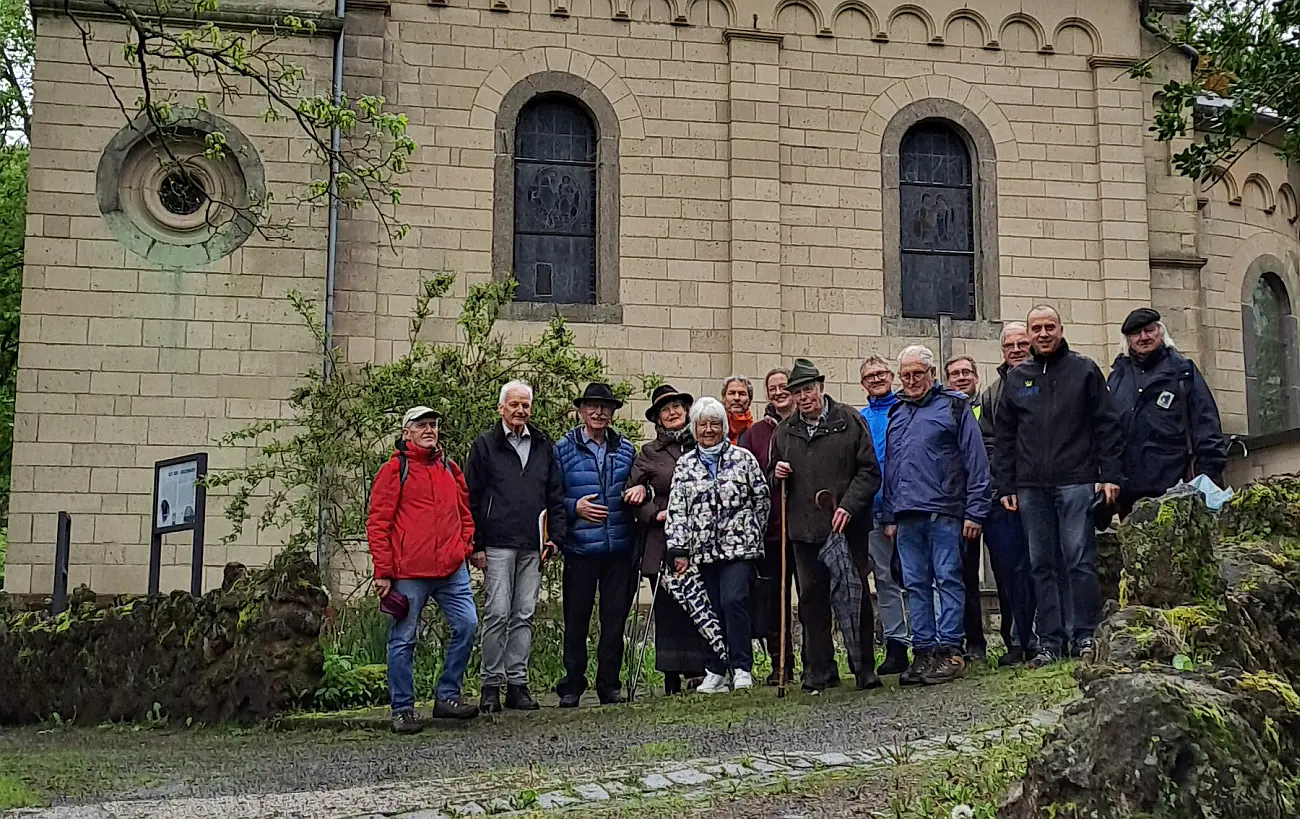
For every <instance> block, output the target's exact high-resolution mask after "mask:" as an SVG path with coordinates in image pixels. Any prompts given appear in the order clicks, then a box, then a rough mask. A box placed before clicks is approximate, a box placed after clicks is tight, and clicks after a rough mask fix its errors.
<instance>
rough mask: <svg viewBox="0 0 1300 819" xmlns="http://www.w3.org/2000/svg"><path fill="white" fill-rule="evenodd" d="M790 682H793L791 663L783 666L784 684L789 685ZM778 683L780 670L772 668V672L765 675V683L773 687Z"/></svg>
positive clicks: (779, 682)
mask: <svg viewBox="0 0 1300 819" xmlns="http://www.w3.org/2000/svg"><path fill="white" fill-rule="evenodd" d="M792 682H794V664H793V663H792V664H790V665H787V666H786V667H785V684H786V685H789V684H790V683H792ZM780 684H781V671H780V669H777V668H774V669H772V673H771V674H768V675H767V681H766V685H768V686H769V687H771V688H775V687H777V686H778V685H780Z"/></svg>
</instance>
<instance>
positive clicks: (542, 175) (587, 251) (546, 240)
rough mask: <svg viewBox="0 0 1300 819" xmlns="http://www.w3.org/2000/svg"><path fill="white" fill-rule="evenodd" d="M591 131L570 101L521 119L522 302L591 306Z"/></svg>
mask: <svg viewBox="0 0 1300 819" xmlns="http://www.w3.org/2000/svg"><path fill="white" fill-rule="evenodd" d="M598 144H599V138H598V135H597V132H596V124H595V122H594V121H593V120H592V117H591V115H590V114H589V113H588V112H587V111H586V109H585V108H584V107H583V106H582V105H581V104H580V103H579V102H578V101H577V100H575V99H573V98H572V97H568V96H565V95H562V94H551V95H546V96H541V97H537V98H535V99H533V100H531V101H529V102H528V104H527V105H525V106H524V107H523V110H521V111H520V112H519V120H518V123H517V125H516V128H515V145H514V148H515V154H514V183H515V185H514V187H515V190H514V275H515V278H516V279H517V280H518V282H519V287H518V290H517V291H516V292H515V298H516V299H518V300H519V301H533V302H554V303H557V304H595V303H596V258H597V253H596V196H597V190H596V176H597V175H596V154H597V150H598Z"/></svg>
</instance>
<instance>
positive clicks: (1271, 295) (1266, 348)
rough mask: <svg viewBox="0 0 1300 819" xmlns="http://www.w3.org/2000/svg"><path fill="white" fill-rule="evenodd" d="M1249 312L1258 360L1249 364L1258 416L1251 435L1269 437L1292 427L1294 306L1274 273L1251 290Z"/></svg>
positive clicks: (1247, 327) (1260, 278)
mask: <svg viewBox="0 0 1300 819" xmlns="http://www.w3.org/2000/svg"><path fill="white" fill-rule="evenodd" d="M1249 309H1250V316H1249V318H1250V319H1253V320H1248V321H1247V322H1245V324H1246V330H1247V332H1249V333H1252V334H1253V335H1254V339H1253V341H1254V361H1253V362H1247V374H1248V375H1253V377H1254V379H1255V417H1254V418H1252V419H1251V421H1252V423H1251V432H1252V433H1253V434H1256V435H1266V434H1268V433H1270V432H1280V431H1281V430H1284V429H1286V428H1287V427H1288V426H1289V424H1288V419H1289V417H1290V415H1289V412H1288V409H1289V407H1288V406H1287V404H1288V400H1289V397H1290V396H1289V395H1288V393H1289V388H1290V386H1291V385H1290V384H1288V383H1287V338H1286V323H1287V318H1288V316H1289V315H1290V313H1291V303H1290V299H1289V298H1287V292H1286V285H1284V284H1282V281H1281V279H1279V278H1278V277H1277V276H1276V275H1274V274H1272V273H1265V274H1264V275H1262V276H1260V277H1259V278H1258V279H1256V280H1255V287H1254V289H1253V290H1252V291H1251V294H1250V308H1249ZM1247 346H1248V347H1249V346H1250V345H1247ZM1252 364H1253V366H1251V365H1252Z"/></svg>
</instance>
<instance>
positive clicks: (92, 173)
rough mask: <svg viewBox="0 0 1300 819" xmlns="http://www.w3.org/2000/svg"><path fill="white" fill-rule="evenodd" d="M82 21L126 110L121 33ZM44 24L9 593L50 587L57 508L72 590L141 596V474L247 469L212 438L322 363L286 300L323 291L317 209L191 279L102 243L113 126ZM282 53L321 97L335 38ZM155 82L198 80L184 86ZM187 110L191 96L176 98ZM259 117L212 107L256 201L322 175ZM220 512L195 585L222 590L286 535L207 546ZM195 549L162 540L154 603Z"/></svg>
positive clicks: (128, 87) (257, 107)
mask: <svg viewBox="0 0 1300 819" xmlns="http://www.w3.org/2000/svg"><path fill="white" fill-rule="evenodd" d="M90 25H91V27H92V28H93V30H94V35H95V37H94V40H93V41H91V42H90V44H89V48H90V50H91V53H92V55H93V56H94V59H95V60H96V63H97V64H98V65H100V66H101V67H104V68H105V70H107V71H108V72H109V73H110V74H111V75H112V76H113V77H114V80H115V82H116V83H117V84H118V88H119V96H120V97H121V99H122V100H123V101H124V102H125V103H126V104H127V105H128V106H131V105H133V104H134V101H135V98H136V96H137V95H138V94H139V89H138V87H137V86H136V85H135V84H134V76H135V75H134V73H133V72H132V71H131V70H130V69H129V68H128V67H127V66H125V65H124V64H123V62H122V59H121V46H120V43H121V42H122V41H123V39H124V36H125V35H124V31H123V30H121V29H119V28H116V27H114V26H112V25H110V24H107V23H98V22H97V23H91V24H90ZM37 30H38V32H39V35H38V37H37V63H36V71H35V76H34V83H35V107H34V111H33V118H34V122H33V134H32V152H31V173H30V177H29V191H30V192H29V196H28V217H27V233H28V238H27V254H26V269H25V271H24V292H23V305H22V309H23V320H22V344H21V349H20V354H19V366H20V373H19V381H18V398H17V408H16V419H15V429H14V453H13V459H14V470H13V495H12V500H11V507H10V516H9V551H8V558H7V567H6V590H8V591H11V592H14V593H18V594H25V593H37V594H40V593H45V594H48V593H49V592H50V590H51V588H52V585H53V567H52V564H53V554H54V536H55V519H56V515H57V513H58V512H59V511H60V510H66V511H68V512H70V513H71V514H72V517H73V537H72V550H71V563H72V565H71V573H70V578H69V579H70V582H71V583H72V584H73V585H76V584H80V583H87V584H89V585H91V586H92V587H93V588H94V589H95V590H96V591H98V592H102V593H125V592H143V591H144V590H145V587H146V578H147V564H148V554H149V546H148V544H149V521H150V519H151V515H150V512H151V510H150V506H151V498H152V478H153V469H152V467H153V464H154V462H155V461H157V460H161V459H164V458H170V457H174V456H178V455H183V454H186V453H189V452H192V451H197V450H206V451H207V452H209V453H210V458H209V465H210V468H212V469H221V468H227V467H236V466H241V465H243V464H245V463H246V462H247V459H248V457H249V451H248V450H246V449H241V448H218V447H217V445H216V441H217V439H219V438H220V437H221V436H223V435H225V434H226V433H228V432H231V431H233V430H236V429H240V428H242V427H245V426H247V425H249V424H251V423H254V422H257V421H262V420H267V419H275V418H282V417H287V412H288V410H287V406H286V401H285V399H286V398H287V396H288V394H289V390H290V387H291V385H292V383H293V381H294V378H295V376H296V375H297V374H298V373H300V372H303V371H305V370H306V369H307V368H308V367H309V366H312V365H313V364H318V363H319V355H318V354H316V353H314V352H312V340H311V337H310V335H309V333H307V331H306V330H305V328H304V327H303V326H302V324H301V322H300V321H299V320H298V318H297V317H296V316H295V315H293V314H292V311H291V308H290V306H289V303H288V302H287V300H286V299H285V296H286V294H287V293H288V292H289V291H290V290H298V291H300V292H302V293H304V294H305V295H308V296H311V297H313V298H319V297H320V295H321V292H322V287H323V282H324V271H325V245H324V240H325V231H324V224H325V214H324V212H323V211H321V212H308V211H307V210H305V209H302V210H299V209H295V208H290V207H287V206H286V207H281V208H279V209H278V210H277V211H276V212H275V213H274V214H273V219H275V220H276V221H277V222H278V223H281V224H283V223H284V220H285V219H288V218H292V219H293V220H294V225H293V226H292V227H290V228H289V236H288V241H287V242H278V241H276V242H272V241H269V240H268V239H266V238H263V237H261V236H259V235H257V234H254V235H253V236H252V237H251V238H250V239H249V240H248V242H247V243H246V244H244V245H243V247H242V248H240V249H239V250H237V251H235V253H233V254H232V255H230V256H228V257H226V258H224V259H222V260H220V261H218V262H216V263H214V264H211V265H209V266H207V267H205V268H203V269H198V270H187V271H167V270H160V269H157V268H153V267H151V266H150V265H149V264H148V263H146V262H145V261H144V260H143V259H141V258H139V257H137V256H135V255H134V254H132V253H131V252H130V251H128V250H126V249H125V248H124V247H123V246H122V245H121V244H119V243H118V242H117V241H116V240H115V239H114V238H113V236H112V234H110V233H109V231H108V229H107V227H106V226H105V224H104V221H103V219H102V218H101V216H100V213H99V210H98V206H97V204H96V199H95V177H96V166H97V163H98V162H99V158H100V154H101V152H102V151H103V149H104V147H105V146H106V145H107V143H108V142H109V140H110V139H111V138H112V137H113V136H114V134H115V133H117V131H118V130H119V129H120V128H122V127H123V126H124V125H126V119H125V118H124V116H123V114H122V111H121V110H120V109H119V107H118V104H117V102H116V101H114V99H113V96H112V95H111V94H110V93H109V91H108V90H107V88H106V87H105V84H104V82H103V79H102V78H101V77H99V76H97V75H96V74H95V73H94V72H93V71H92V70H91V69H90V67H89V66H88V65H87V63H86V58H85V53H84V51H83V44H82V40H81V37H80V35H79V33H78V31H77V29H76V28H75V27H74V25H73V24H72V23H71V22H70V21H67V20H65V19H61V18H57V17H54V18H41V19H40V20H39V21H38V24H37ZM283 48H284V49H285V50H286V51H287V52H288V53H290V54H292V58H293V59H294V60H295V61H297V62H298V63H299V64H301V65H303V66H304V67H305V68H306V69H307V71H308V72H309V74H310V76H311V77H313V78H315V79H314V82H316V83H317V84H315V85H310V84H309V86H308V91H311V90H312V89H314V88H315V89H328V82H329V64H330V42H329V39H328V38H323V39H316V40H313V39H310V38H298V39H294V40H292V41H285V42H284V43H283ZM321 81H323V83H324V85H320V84H319V82H321ZM165 82H166V83H167V84H168V86H169V87H171V88H173V89H186V88H189V89H192V88H193V87H194V83H193V80H190V81H188V83H187V82H186V81H185V78H184V77H182V76H180V75H175V76H168V77H166V78H165ZM192 101H193V94H192V93H190V94H186V93H179V94H177V96H176V97H175V99H174V102H176V103H178V104H185V103H186V102H189V103H190V104H192ZM264 107H265V101H264V100H262V101H260V104H259V100H257V99H256V98H254V97H251V96H249V97H245V98H244V99H242V100H234V101H232V103H231V104H230V105H228V106H227V107H226V108H225V109H224V110H217V111H216V112H215V113H218V114H220V115H221V116H223V117H225V118H227V119H228V120H230V121H231V122H233V123H234V124H235V125H236V126H237V127H238V128H239V129H240V130H242V132H243V133H244V135H245V136H246V137H248V138H249V140H251V141H252V143H253V144H254V146H255V147H256V148H257V150H258V151H259V153H260V155H261V159H262V163H263V165H264V168H265V171H266V177H267V186H268V189H270V190H272V191H274V192H275V193H276V194H277V195H278V196H279V198H280V199H281V200H283V199H284V198H285V195H286V194H289V193H293V192H300V191H301V186H302V185H304V184H305V183H306V182H307V181H308V180H309V179H310V178H311V176H312V175H313V174H315V173H318V171H316V170H313V169H312V168H311V167H310V166H308V165H307V164H305V163H304V161H303V160H302V157H303V156H304V152H305V149H306V147H307V146H306V142H305V138H301V137H300V136H299V135H298V134H296V133H295V132H294V130H293V126H292V125H288V124H266V123H263V122H262V121H261V120H260V118H259V117H258V114H259V113H260V111H261V110H262V109H263V108H264ZM128 110H129V109H128ZM223 508H224V507H223V501H222V499H221V498H220V497H218V496H215V495H214V496H211V497H210V498H209V510H208V511H209V515H208V524H207V538H206V540H207V550H206V560H205V565H206V567H207V568H206V572H205V578H206V583H207V585H208V586H212V585H216V584H219V582H220V576H221V569H220V567H221V566H222V565H223V564H224V563H225V562H226V561H227V560H239V561H241V562H245V563H252V564H256V563H262V562H265V561H266V560H267V559H268V558H269V557H270V556H271V554H273V552H274V549H275V547H276V546H277V545H279V544H280V543H281V542H282V540H283V535H282V533H265V534H259V533H257V532H255V531H250V532H247V533H246V534H245V535H244V537H243V538H241V539H240V540H239V541H237V542H236V543H235V544H234V545H232V546H230V547H229V548H226V547H223V546H220V545H219V540H220V539H221V538H222V536H223V535H224V534H226V533H227V532H228V531H229V529H228V527H227V525H226V523H225V521H224V519H223V518H222V514H221V513H222V511H223ZM189 542H190V541H189V536H188V535H180V536H172V537H169V538H168V540H167V541H166V543H165V548H164V555H163V564H164V565H163V569H162V587H163V590H164V591H167V590H170V589H173V588H188V585H189V579H188V578H189Z"/></svg>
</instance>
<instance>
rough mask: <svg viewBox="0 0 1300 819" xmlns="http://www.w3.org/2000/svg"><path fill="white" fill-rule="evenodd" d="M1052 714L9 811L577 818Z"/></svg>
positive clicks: (101, 818)
mask: <svg viewBox="0 0 1300 819" xmlns="http://www.w3.org/2000/svg"><path fill="white" fill-rule="evenodd" d="M1058 713H1059V712H1057V711H1055V710H1051V711H1036V712H1034V713H1033V714H1032V715H1031V716H1030V717H1028V718H1027V719H1023V720H1021V721H1019V722H1016V723H1014V724H1012V725H1010V726H1007V727H1004V728H998V729H993V730H988V731H978V732H971V733H963V734H946V735H942V736H930V737H924V738H921V739H914V740H911V741H908V742H896V743H894V744H891V745H879V746H875V747H869V748H862V749H844V750H838V751H825V750H822V751H799V750H789V751H782V752H768V753H764V754H761V755H754V754H750V755H744V756H737V757H733V758H729V759H696V760H691V761H689V762H660V763H646V764H645V765H643V766H633V767H628V766H621V767H617V768H609V769H606V770H603V771H602V772H601V774H600V775H599V776H596V777H593V778H590V779H585V780H582V779H579V780H574V781H564V780H562V779H557V780H554V781H551V782H549V783H547V784H546V785H545V786H544V787H518V786H517V785H515V784H512V783H511V782H510V781H508V778H506V777H497V778H496V780H495V781H484V780H483V779H482V778H478V779H471V778H463V777H462V778H460V779H454V778H453V779H437V780H424V781H414V782H403V783H400V784H385V785H374V786H368V787H358V788H343V789H335V790H326V791H310V792H297V793H279V794H257V795H246V796H222V797H213V798H183V799H172V800H134V801H118V802H107V803H103V804H99V805H82V806H69V807H57V808H47V809H36V810H28V811H13V812H10V813H9V814H6V816H13V817H23V819H381V817H395V818H396V819H456V818H457V817H464V816H483V815H493V816H507V817H508V816H523V815H530V816H535V815H537V814H538V813H539V812H540V813H570V814H573V815H582V814H584V813H589V812H590V811H591V810H592V809H594V808H597V807H599V808H610V807H614V806H617V805H619V804H623V803H626V804H633V803H635V804H639V805H646V804H652V803H653V802H655V801H656V800H663V801H667V800H669V799H681V800H685V801H687V802H704V801H707V800H710V799H713V798H716V797H720V796H734V795H736V794H742V793H753V792H759V791H761V790H762V789H763V788H765V787H770V786H776V785H785V784H794V783H797V782H798V781H799V780H801V779H803V778H805V777H808V776H809V775H812V774H815V773H820V772H826V771H843V772H854V771H861V772H862V773H863V774H864V775H865V774H868V773H870V772H871V771H876V770H880V769H885V768H888V767H890V766H894V765H899V764H903V763H918V762H925V761H927V760H938V759H941V758H947V757H951V756H953V755H957V754H964V753H974V752H977V751H979V750H980V749H981V748H985V747H988V746H989V745H990V744H991V743H996V742H1000V741H1003V740H1005V739H1008V738H1012V737H1020V736H1023V735H1024V734H1025V733H1026V732H1037V731H1040V730H1041V729H1043V728H1044V727H1045V726H1048V725H1051V724H1053V723H1055V722H1056V720H1057V719H1058Z"/></svg>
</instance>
